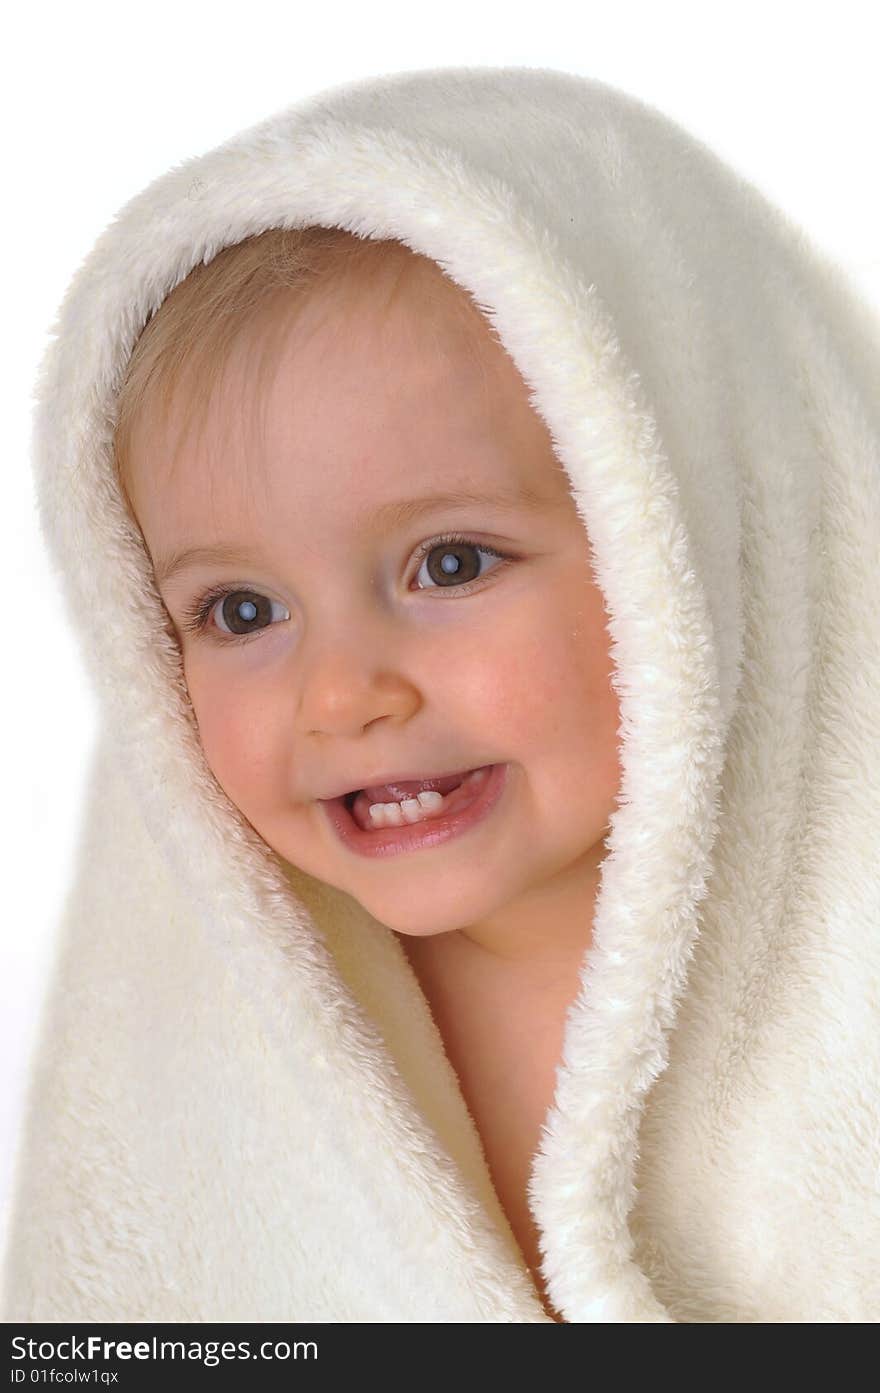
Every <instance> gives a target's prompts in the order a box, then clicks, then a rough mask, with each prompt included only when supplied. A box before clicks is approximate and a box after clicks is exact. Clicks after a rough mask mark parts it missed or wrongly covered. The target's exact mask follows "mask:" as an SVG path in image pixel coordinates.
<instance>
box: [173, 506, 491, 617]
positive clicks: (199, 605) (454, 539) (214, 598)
mask: <svg viewBox="0 0 880 1393" xmlns="http://www.w3.org/2000/svg"><path fill="white" fill-rule="evenodd" d="M446 546H469V547H473V548H474V550H475V551H484V552H486V553H487V554H488V555H489V556H495V557H497V558H498V559H499V561H501V562H507V561H512V560H513V558H512V557H511V556H508V554H507V553H506V552H503V551H498V550H497V548H495V547H490V546H488V545H487V544H486V543H485V542H477V541H475V540H474V538H473V537H465V536H463V535H461V534H460V533H457V532H450V533H448V534H447V535H446V536H445V537H436V538H434V539H433V540H432V541H430V542H428V543H426V544H425V545H424V546H423V547H421V548H420V550H419V551H418V553H417V560H418V566H419V567H421V564H422V562H423V561H424V559H425V557H426V556H429V555H430V554H431V552H432V551H436V550H437V548H438V547H446ZM494 569H495V571H500V570H502V569H503V566H496V567H495V568H494ZM482 579H483V577H482V576H477V577H476V579H475V580H472V581H469V582H468V584H467V585H458V586H451V587H450V588H451V589H453V590H457V591H462V590H463V591H465V593H470V587H471V586H472V585H478V584H479V583H480V581H481V580H482ZM245 588H246V587H243V586H239V585H235V586H229V585H215V586H213V587H212V589H210V590H208V591H206V592H205V594H204V595H200V596H198V597H197V598H196V599H195V600H194V601H193V603H192V604H191V605H190V606H189V607H188V608H186V609H184V611H183V627H184V628H185V629H186V631H187V632H188V633H191V634H196V635H200V634H203V633H205V632H206V631H207V628H208V624H209V622H210V619H211V614H212V612H213V610H214V608H215V606H216V605H217V604H218V602H219V601H220V600H224V599H225V598H226V596H227V595H234V594H235V592H236V591H238V590H244V589H245ZM428 588H433V587H427V586H421V587H420V589H428ZM436 588H437V589H438V590H442V589H443V588H444V587H443V586H437V587H436ZM255 593H259V592H255ZM269 627H270V628H272V627H273V626H272V625H269ZM217 632H218V634H219V638H218V639H217V642H219V643H223V644H225V643H250V642H251V640H252V639H255V638H259V636H260V634H261V633H263V632H265V631H264V630H263V629H255V630H254V632H253V633H252V634H227V633H224V631H223V630H222V629H219V630H218V631H217Z"/></svg>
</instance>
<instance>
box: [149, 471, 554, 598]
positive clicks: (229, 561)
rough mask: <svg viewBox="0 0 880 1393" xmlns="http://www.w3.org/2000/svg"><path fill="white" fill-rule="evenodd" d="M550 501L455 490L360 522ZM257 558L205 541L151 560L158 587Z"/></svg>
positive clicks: (408, 501) (509, 492) (399, 503)
mask: <svg viewBox="0 0 880 1393" xmlns="http://www.w3.org/2000/svg"><path fill="white" fill-rule="evenodd" d="M548 502H549V500H548V499H547V498H546V497H545V495H544V494H542V493H537V492H536V491H535V490H534V489H531V488H529V486H528V485H522V486H521V487H518V488H509V487H505V486H500V487H498V488H494V489H491V490H486V491H481V490H478V489H454V490H450V491H448V492H446V493H434V494H431V495H430V496H424V495H423V496H422V497H415V498H400V499H394V500H392V501H391V502H389V503H383V504H381V505H380V506H379V507H378V508H374V509H372V510H370V512H369V513H365V514H364V515H363V517H362V522H363V523H364V524H365V525H366V526H368V527H370V528H372V530H373V531H374V532H386V531H393V529H394V528H396V527H403V526H404V525H405V524H406V523H408V522H412V521H413V519H414V518H417V517H420V516H421V515H422V513H427V512H431V511H434V510H436V509H439V508H468V507H474V506H477V507H487V506H488V507H494V508H508V509H511V508H525V509H527V510H529V511H536V510H538V509H539V508H543V507H546V505H547V503H548ZM257 559H258V557H257V555H256V553H254V552H252V551H251V550H250V549H249V548H248V547H246V546H244V545H240V544H237V543H234V542H208V543H205V544H203V545H199V546H193V547H184V548H182V549H181V550H179V551H174V552H171V553H170V554H169V555H168V556H164V557H158V558H156V559H154V561H153V573H154V575H155V577H156V582H157V584H158V585H165V584H167V583H168V581H169V580H171V578H172V577H173V576H176V575H178V574H179V573H180V572H181V571H184V570H187V569H188V568H189V567H191V566H197V565H211V564H219V565H228V566H246V565H248V564H250V563H252V562H254V561H256V560H257Z"/></svg>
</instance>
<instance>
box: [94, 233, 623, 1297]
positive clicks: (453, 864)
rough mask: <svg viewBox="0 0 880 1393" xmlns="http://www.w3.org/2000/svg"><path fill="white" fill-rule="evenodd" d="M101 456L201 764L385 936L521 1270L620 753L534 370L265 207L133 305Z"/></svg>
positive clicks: (449, 311)
mask: <svg viewBox="0 0 880 1393" xmlns="http://www.w3.org/2000/svg"><path fill="white" fill-rule="evenodd" d="M197 406H198V408H199V414H198V425H199V429H198V430H197V431H193V430H192V424H193V421H194V419H195V418H196V407H197ZM116 454H117V465H118V469H119V475H120V481H121V483H122V485H123V488H124V491H125V493H126V496H127V498H128V501H129V505H130V507H131V510H132V513H133V515H134V517H135V519H136V521H137V523H138V526H139V527H140V529H141V531H142V534H143V537H144V540H145V542H146V545H147V548H148V550H149V553H150V556H151V558H152V561H153V565H154V571H155V577H156V584H157V587H158V590H159V593H160V594H161V597H162V600H163V603H164V605H165V608H166V609H167V612H168V615H169V618H170V622H171V624H172V625H173V629H174V632H175V634H176V636H177V639H178V641H179V644H180V650H181V655H182V663H183V669H184V673H185V677H186V683H187V687H188V691H189V695H190V699H191V702H192V706H193V710H194V712H195V715H196V719H197V722H198V728H199V733H200V738H201V742H202V745H203V748H204V752H205V756H206V759H207V761H208V763H209V765H210V768H211V770H212V771H213V773H214V775H215V776H216V778H217V780H218V782H219V783H220V784H221V785H222V787H223V789H224V790H225V791H226V793H227V794H228V796H229V797H230V798H231V799H232V801H233V802H234V803H235V805H236V806H237V807H238V808H239V809H240V810H241V812H242V813H243V814H244V816H245V817H246V818H247V820H248V821H249V822H250V823H251V825H252V826H253V827H254V828H255V830H256V831H257V832H258V833H259V835H260V836H261V837H262V838H263V839H264V840H265V842H266V843H268V845H269V846H271V847H272V848H273V849H274V850H275V851H276V852H277V853H278V855H279V856H281V857H282V858H284V859H285V860H286V861H288V862H289V863H290V864H292V865H295V866H297V867H299V868H300V869H302V870H303V871H305V872H307V873H308V874H310V875H312V876H315V877H317V878H318V879H319V880H320V881H323V882H326V883H328V884H330V885H333V886H336V887H338V888H339V889H341V890H343V891H345V892H347V893H348V894H350V895H351V896H353V897H354V898H355V899H356V900H357V901H359V902H360V904H362V905H363V906H364V908H365V909H367V910H368V911H369V913H370V914H372V915H373V916H375V918H376V919H378V920H380V921H381V922H383V923H384V924H387V925H388V926H389V927H390V928H391V929H392V930H393V931H394V932H395V933H396V934H397V935H398V937H399V940H400V942H401V944H402V946H403V949H404V951H405V952H406V954H407V957H408V959H409V961H410V963H411V964H412V967H413V970H414V971H415V973H416V975H417V977H418V979H419V981H420V983H421V985H422V987H423V990H424V991H425V994H426V997H427V1000H428V1001H429V1003H430V1006H431V1009H432V1012H433V1014H434V1016H435V1019H436V1021H437V1024H438V1028H439V1029H440V1031H441V1033H442V1035H443V1038H444V1042H445V1044H446V1048H447V1052H448V1055H449V1058H450V1059H451V1061H452V1063H453V1065H454V1067H455V1068H456V1070H457V1072H458V1075H459V1077H460V1079H461V1084H462V1090H463V1093H464V1096H465V1098H466V1099H467V1101H468V1104H469V1106H470V1109H471V1112H472V1114H473V1116H474V1118H475V1121H476V1123H477V1125H478V1128H479V1130H480V1132H481V1136H482V1139H483V1142H484V1145H485V1149H486V1153H487V1158H488V1161H489V1164H490V1168H491V1169H492V1171H493V1176H494V1179H495V1182H496V1185H497V1188H498V1192H499V1197H500V1198H501V1200H502V1203H503V1204H504V1205H505V1208H506V1210H507V1213H508V1215H509V1217H510V1219H511V1224H512V1227H513V1229H514V1232H515V1233H516V1234H517V1237H518V1239H519V1241H520V1243H521V1244H522V1247H523V1251H524V1253H525V1254H526V1257H527V1259H528V1261H529V1265H530V1266H531V1268H532V1270H533V1272H535V1273H536V1268H537V1263H538V1253H537V1248H536V1235H535V1233H534V1230H533V1224H532V1219H531V1216H530V1213H529V1210H528V1206H527V1203H526V1193H525V1187H526V1180H527V1176H528V1169H529V1163H530V1160H531V1157H532V1155H533V1153H534V1150H535V1147H536V1145H537V1141H538V1135H539V1130H540V1125H541V1122H542V1121H543V1119H544V1116H545V1114H546V1112H547V1108H548V1107H549V1105H550V1102H551V1100H552V1094H553V1085H554V1073H555V1069H556V1066H557V1064H558V1062H559V1056H560V1051H561V1045H562V1033H563V1027H564V1021H565V1015H566V1012H567V1008H568V1006H569V1005H570V1003H571V1001H572V999H573V998H574V996H575V994H576V991H577V986H578V979H579V975H580V971H581V967H582V963H583V959H584V955H585V953H586V951H587V948H588V947H589V943H590V936H591V924H592V917H593V905H594V900H595V897H596V893H597V888H598V882H599V873H600V866H601V862H602V857H603V854H604V850H605V841H604V839H605V837H606V834H607V832H608V829H609V822H610V818H611V814H612V811H613V808H614V803H615V797H616V795H617V792H618V787H619V782H620V766H619V762H618V739H617V731H618V721H619V709H618V701H617V697H616V694H615V692H614V690H613V688H612V685H611V672H612V663H611V658H610V655H609V637H608V632H607V629H606V613H605V608H604V603H603V598H602V594H601V592H600V590H599V588H598V586H597V584H596V583H595V581H594V579H593V575H592V572H591V568H590V561H589V546H588V540H587V534H586V532H585V528H584V525H583V522H582V521H581V518H580V516H579V513H578V511H577V508H576V505H575V502H574V499H573V497H572V494H571V491H570V487H569V483H568V480H567V477H566V475H565V473H564V471H563V469H562V467H561V465H560V464H559V462H558V460H557V458H556V456H555V454H554V450H553V445H552V441H551V438H550V435H549V432H548V430H547V428H546V425H545V424H544V421H543V420H542V418H541V417H540V416H539V415H538V414H537V412H536V411H535V410H534V408H533V407H532V405H531V403H530V401H529V395H528V391H527V388H526V385H525V383H524V381H523V379H522V377H521V376H520V374H519V372H518V370H517V369H516V367H515V366H514V363H513V361H512V359H511V358H510V357H509V355H508V354H507V353H506V352H505V350H504V348H503V347H502V345H501V343H500V342H499V340H498V338H497V336H496V335H495V333H494V331H493V330H492V329H491V326H490V325H489V323H488V322H487V320H486V319H485V318H484V316H483V315H482V314H481V313H480V311H479V310H478V309H477V308H476V306H475V304H474V302H473V301H472V300H471V298H470V297H469V296H468V295H467V294H466V293H465V292H464V291H463V290H462V289H461V288H460V287H458V286H457V285H456V284H455V283H454V282H452V281H451V280H450V279H449V278H447V277H446V276H445V275H444V274H443V272H442V271H441V269H440V268H439V266H438V265H437V264H436V263H435V262H433V261H431V260H429V259H428V258H425V257H422V256H418V255H416V254H415V253H413V252H412V251H411V250H410V249H409V248H407V247H406V246H404V245H403V244H401V243H396V242H373V241H370V240H369V239H357V238H355V237H354V236H353V235H351V234H349V233H347V232H342V231H339V230H336V229H318V228H316V229H308V230H306V231H298V230H292V231H291V230H273V231H271V232H268V233H264V234H263V235H262V236H260V237H255V238H250V239H248V241H246V242H244V243H241V244H240V245H238V246H235V247H230V248H227V249H225V250H224V251H223V252H222V253H221V254H220V255H218V256H217V257H216V258H215V259H214V260H213V261H212V262H211V263H210V264H209V265H208V266H207V267H204V266H200V267H198V268H197V269H196V271H194V272H193V273H192V274H191V275H190V276H189V277H188V278H187V280H186V281H184V282H183V283H182V284H181V285H180V286H178V287H177V289H176V290H175V291H174V292H173V293H172V294H171V295H170V296H169V297H168V299H167V300H166V302H165V303H164V304H163V306H162V308H161V310H160V311H159V313H158V314H157V315H156V316H155V318H154V320H153V321H152V322H151V323H150V324H149V325H148V327H147V329H146V331H145V332H144V334H143V335H142V337H141V340H140V342H139V344H138V346H137V349H136V352H135V354H134V355H133V357H132V360H131V363H130V367H129V372H128V376H127V379H126V382H125V384H124V386H123V389H122V393H121V396H120V412H119V425H118V428H117V437H116ZM419 794H421V797H419ZM526 1022H527V1023H528V1024H527V1028H524V1027H525V1023H526ZM536 1275H537V1273H536Z"/></svg>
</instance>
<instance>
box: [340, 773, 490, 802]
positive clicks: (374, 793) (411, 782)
mask: <svg viewBox="0 0 880 1393" xmlns="http://www.w3.org/2000/svg"><path fill="white" fill-rule="evenodd" d="M469 772H470V770H467V769H465V770H464V772H463V773H461V774H448V775H447V777H446V778H445V779H405V780H404V781H403V783H399V784H372V785H371V786H370V787H369V788H365V789H364V793H365V794H366V795H367V797H368V798H369V800H370V802H371V803H398V802H399V801H400V800H401V799H402V798H415V796H416V794H417V793H425V792H427V790H429V789H434V790H435V791H436V792H437V793H451V792H452V790H453V789H454V788H458V786H459V784H460V783H462V781H463V780H464V778H465V775H466V774H468V773H469Z"/></svg>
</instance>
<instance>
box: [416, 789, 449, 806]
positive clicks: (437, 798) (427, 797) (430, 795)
mask: <svg viewBox="0 0 880 1393" xmlns="http://www.w3.org/2000/svg"><path fill="white" fill-rule="evenodd" d="M416 799H417V801H418V802H419V803H421V805H422V807H423V808H426V809H428V810H429V811H433V810H434V809H435V808H439V807H440V804H441V803H442V802H443V794H442V793H438V792H437V790H436V789H435V788H426V789H425V790H424V792H422V793H417V794H416Z"/></svg>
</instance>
